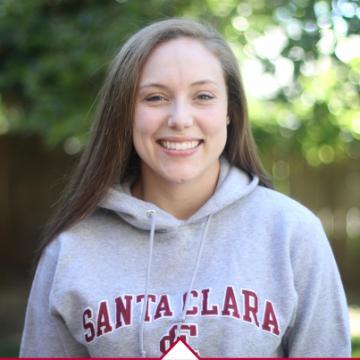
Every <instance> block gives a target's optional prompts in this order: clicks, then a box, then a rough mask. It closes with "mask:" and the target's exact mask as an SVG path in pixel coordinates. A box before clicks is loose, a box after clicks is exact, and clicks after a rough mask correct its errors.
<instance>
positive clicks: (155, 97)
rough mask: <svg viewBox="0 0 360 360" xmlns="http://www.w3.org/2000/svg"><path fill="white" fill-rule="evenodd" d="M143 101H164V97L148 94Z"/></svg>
mask: <svg viewBox="0 0 360 360" xmlns="http://www.w3.org/2000/svg"><path fill="white" fill-rule="evenodd" d="M145 101H148V102H152V103H156V102H162V101H166V98H165V97H164V96H162V95H158V94H156V95H149V96H147V97H146V98H145Z"/></svg>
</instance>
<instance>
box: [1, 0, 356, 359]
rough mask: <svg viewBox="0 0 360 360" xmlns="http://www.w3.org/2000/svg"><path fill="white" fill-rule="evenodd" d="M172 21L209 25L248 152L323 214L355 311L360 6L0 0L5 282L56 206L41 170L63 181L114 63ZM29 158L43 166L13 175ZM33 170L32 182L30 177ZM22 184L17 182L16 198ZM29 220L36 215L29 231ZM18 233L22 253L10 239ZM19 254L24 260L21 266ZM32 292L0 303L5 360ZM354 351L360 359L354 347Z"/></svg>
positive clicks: (321, 1) (232, 0)
mask: <svg viewBox="0 0 360 360" xmlns="http://www.w3.org/2000/svg"><path fill="white" fill-rule="evenodd" d="M173 16H177V17H183V16H185V17H189V18H194V19H200V20H203V21H206V22H209V23H210V24H212V25H213V26H214V27H215V28H217V29H218V30H219V31H220V32H221V33H222V34H223V35H224V36H225V38H226V40H227V41H228V42H229V43H230V45H231V47H232V48H233V50H234V52H235V54H236V56H237V57H238V59H239V63H240V67H241V70H242V75H243V80H244V84H245V90H246V93H247V95H248V100H249V112H250V119H251V124H252V128H253V131H254V135H255V139H256V141H257V144H258V146H259V151H260V153H261V154H262V157H263V159H264V161H265V164H266V166H267V169H268V170H269V172H270V173H272V175H273V178H274V183H275V186H276V187H277V188H278V189H279V190H280V191H283V192H285V193H288V194H291V195H292V196H294V197H295V198H298V199H299V200H301V201H302V202H304V203H305V204H306V205H307V206H309V207H311V208H312V209H313V210H314V211H316V212H317V213H318V215H319V216H320V218H321V219H322V220H323V224H324V226H325V229H326V230H327V232H328V234H329V235H330V239H331V240H332V246H333V248H334V251H335V255H336V257H337V260H338V263H339V266H340V269H341V270H342V274H343V276H344V280H345V285H346V284H347V283H348V284H352V287H351V286H349V289H350V288H351V289H352V290H351V291H353V290H354V289H355V290H356V291H357V293H356V294H357V295H355V296H353V297H352V298H351V299H352V300H351V302H352V303H353V304H360V295H359V291H360V282H359V281H358V278H359V272H358V271H359V265H356V264H359V261H360V161H359V160H360V107H359V102H360V100H359V84H360V21H359V20H360V6H359V2H358V1H355V0H333V1H329V0H251V1H243V0H221V1H220V0H192V1H190V0H117V1H116V0H101V1H100V0H0V170H1V171H0V185H1V186H2V184H5V185H3V187H1V186H0V188H1V189H0V190H1V193H0V195H1V202H2V203H3V204H5V205H1V204H0V215H1V214H2V212H1V211H2V210H1V209H2V206H3V207H4V208H5V210H4V211H7V210H6V208H7V207H8V208H9V209H10V208H11V207H12V209H13V210H12V214H13V215H11V216H10V215H9V216H8V217H7V215H6V213H5V215H4V216H1V218H2V221H3V223H4V224H5V225H3V228H4V229H5V230H3V231H4V232H3V234H5V235H2V239H1V243H2V248H3V249H5V250H4V256H3V257H2V264H10V263H11V265H13V267H12V268H11V269H12V270H9V269H10V267H9V266H10V265H9V266H8V267H7V268H6V267H3V268H4V269H5V270H2V271H3V272H4V271H7V272H8V273H9V271H11V272H12V273H14V272H15V270H14V269H16V267H19V264H20V263H21V264H27V265H29V264H30V260H29V259H30V258H31V257H32V251H31V249H32V247H34V244H35V243H36V241H35V240H33V241H32V242H27V241H26V236H28V237H31V236H32V237H33V238H35V237H36V236H38V235H39V231H38V230H39V229H38V228H36V230H35V231H34V228H35V225H36V226H40V224H41V223H42V222H44V220H46V216H47V213H48V208H49V206H50V204H51V202H52V201H53V200H54V199H55V198H56V197H57V195H58V192H57V193H56V195H54V197H53V198H49V197H46V196H47V193H48V192H49V191H50V190H49V186H50V185H51V184H50V180H48V178H46V180H43V181H42V180H40V177H41V176H45V175H44V174H45V172H46V170H49V169H50V168H51V169H53V170H54V169H55V168H58V173H56V176H57V177H59V176H60V175H61V174H62V171H65V170H64V169H69V168H70V166H71V165H72V163H73V162H74V160H76V158H77V155H78V154H79V153H80V152H81V150H82V148H83V146H84V145H85V144H86V141H87V136H88V129H89V126H90V123H91V120H92V116H93V114H94V111H95V107H96V98H97V92H98V90H99V88H100V86H101V83H102V80H103V78H104V75H105V72H106V70H107V68H108V65H109V63H110V61H111V59H112V57H113V56H114V55H115V54H116V52H117V51H118V49H119V48H120V46H121V45H122V43H123V42H124V41H125V40H126V39H127V38H128V37H129V36H130V35H131V34H132V33H133V32H134V31H136V30H138V29H139V28H141V27H142V26H144V25H146V24H148V23H150V22H152V21H154V20H158V19H164V18H167V17H173ZM34 138H36V139H37V140H36V142H35V143H36V144H37V141H39V142H40V143H41V145H40V147H36V146H38V145H36V146H35V145H34V144H35V143H34V142H33V140H32V139H34ZM9 139H10V140H9ZM14 139H15V140H14ZM19 139H20V140H19ZM29 139H30V140H29ZM39 139H40V140H39ZM28 140H29V141H30V142H29V143H27V141H28ZM10 143H11V144H13V145H9V144H10ZM2 144H5V145H2ZM26 144H27V145H26ZM31 148H36V149H41V150H36V151H38V152H39V153H40V152H41V153H42V154H47V155H46V156H48V157H47V158H46V157H44V156H45V155H41V156H42V157H40V155H39V156H38V155H36V156H37V157H36V156H35V157H33V159H35V158H36V159H40V158H41V159H42V160H37V162H38V163H35V162H34V160H31V161H30V160H25V161H22V162H21V161H20V160H19V159H21V158H23V159H24V156H25V155H24V154H25V153H26V152H29V153H30V151H29V149H31ZM4 149H5V150H4ZM14 149H16V151H17V153H18V155H16V154H17V153H16V151H15V150H14ZM1 152H2V153H1ZM21 152H22V153H21ZM15 153H16V154H15ZM49 154H50V155H49ZM54 154H55V155H54ZM16 159H18V160H16ZM44 159H47V160H44ZM49 159H52V160H49ZM54 159H55V160H54ZM16 161H17V162H16ZM52 162H54V164H52ZM60 164H62V165H61V166H60ZM299 164H300V165H299ZM25 169H27V170H25ZM21 171H22V172H21ZM26 171H28V172H26ZM30 171H33V172H36V173H34V174H33V173H32V174H33V175H31V176H33V177H31V176H30V175H29V174H30ZM320 173H321V174H322V175H321V176H320V175H318V174H320ZM4 174H7V175H6V176H5V175H4ZM24 174H26V175H24ZM304 174H305V175H304ZM53 178H55V176H53ZM2 179H4V180H2ZM12 179H15V180H12ZM18 180H19V181H20V180H21V181H23V182H22V183H21V184H22V185H18V187H16V185H14V184H15V181H18ZM2 181H3V182H2ZM51 181H53V179H52V180H51ZM325 181H326V185H325ZM344 182H346V184H344ZM26 186H27V187H26ZM36 186H37V187H38V188H40V187H42V188H43V189H42V191H43V192H42V194H43V195H38V193H37V192H36V191H37V190H35V189H36ZM325 186H326V189H325ZM339 187H342V191H340V192H338V188H339ZM21 189H22V190H21ZM29 189H30V190H29ZM32 192H33V193H34V196H35V194H37V195H36V196H37V198H38V199H39V201H38V202H37V203H35V202H34V200H33V199H31V200H30V198H29V200H28V203H29V207H30V210H29V209H28V208H27V207H26V206H23V205H21V204H20V206H19V204H18V203H21V202H22V201H23V199H24V198H26V197H29V196H30V195H31V194H30V193H32ZM335 193H336V194H337V195H336V194H335ZM319 194H320V195H319ZM335 195H336V196H335ZM16 196H17V197H16ZM315 198H316V199H317V200H318V202H315V200H314V199H315ZM340 198H341V199H340ZM16 199H17V200H16ZM339 199H340V200H339ZM39 204H41V206H40V205H39ZM24 209H25V210H24ZM21 211H22V212H21ZM10 212H11V211H9V213H10ZM37 212H39V213H42V214H45V215H41V216H39V217H37V218H36V219H35V220H33V218H32V217H31V216H35V215H34V214H35V213H37ZM14 214H16V216H15V215H14ZM13 218H14V219H15V220H12V219H13ZM342 218H343V220H341V221H342V222H341V224H340V223H339V220H338V219H342ZM4 219H5V220H4ZM6 219H8V220H6ZM6 222H7V223H8V224H10V223H11V224H12V225H11V226H12V228H14V230H8V228H9V227H10V225H8V224H7V223H6ZM20 223H21V224H22V225H23V227H24V229H25V230H24V231H23V232H21V231H20V230H19V229H20V228H21V226H22V225H20ZM339 224H340V225H339ZM0 225H2V224H1V221H0ZM338 228H343V230H341V231H342V232H341V231H340V232H339V231H337V229H338ZM6 229H7V230H6ZM31 229H32V230H31ZM0 230H2V228H1V226H0ZM17 230H19V231H20V232H19V231H18V235H17V238H18V240H16V239H15V238H16V236H12V235H11V234H17V233H16V231H17ZM31 231H33V233H32V235H31V236H30V235H29V234H30V233H31ZM0 232H1V231H0ZM6 234H8V235H6ZM9 234H10V235H9ZM25 234H26V235H25ZM11 243H12V244H13V248H11V247H10V245H9V244H11ZM14 249H15V250H14ZM23 253H26V254H27V257H26V256H25V257H23V258H21V260H16V256H18V259H19V256H20V255H19V254H23ZM13 258H14V259H15V260H11V261H10V259H13ZM3 268H2V269H3ZM344 274H345V275H344ZM347 274H352V275H351V276H350V275H347ZM2 275H3V274H2ZM30 279H31V277H30V276H28V280H27V281H28V282H27V283H26V286H25V290H23V289H22V288H21V289H20V287H19V288H16V291H14V292H13V293H11V294H10V292H4V291H2V293H1V297H0V305H1V308H3V309H7V310H5V311H3V312H2V313H0V320H1V321H0V322H1V323H4V322H6V323H7V324H15V325H13V328H12V329H13V330H12V331H13V332H14V334H15V335H14V338H11V339H10V338H9V336H8V333H7V336H8V337H6V336H5V335H4V334H3V333H0V356H1V355H2V356H11V355H12V356H15V355H16V351H17V346H18V339H19V336H20V335H19V334H20V332H21V326H22V319H23V311H24V306H25V301H26V296H27V291H28V286H29V281H30ZM351 279H352V280H351ZM356 279H357V280H356ZM23 287H24V286H23ZM349 291H350V290H349ZM6 294H8V295H6ZM11 306H13V308H14V309H15V307H16V309H15V311H17V312H18V320H17V321H14V317H13V315H11V316H10V314H11V311H9V310H8V309H10V307H11ZM4 319H5V320H4ZM9 326H10V325H9ZM9 328H11V327H7V329H9ZM358 335H359V336H360V328H359V333H358ZM9 339H10V340H9ZM14 339H15V340H14ZM354 341H355V340H354ZM354 345H355V346H354V351H355V352H354V354H357V355H358V356H359V355H360V353H359V352H360V337H359V338H358V340H357V342H356V341H355V342H354ZM356 351H357V353H356Z"/></svg>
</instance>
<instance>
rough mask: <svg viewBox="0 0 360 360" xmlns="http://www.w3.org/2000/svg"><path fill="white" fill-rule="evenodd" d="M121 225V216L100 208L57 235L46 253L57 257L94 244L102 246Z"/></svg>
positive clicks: (85, 248)
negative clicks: (109, 235)
mask: <svg viewBox="0 0 360 360" xmlns="http://www.w3.org/2000/svg"><path fill="white" fill-rule="evenodd" d="M119 227H121V222H120V221H119V217H117V216H116V215H115V214H114V213H112V212H110V211H107V210H104V209H98V210H96V211H95V212H94V213H93V214H92V215H90V216H88V217H86V218H84V219H82V220H80V221H79V222H77V223H76V224H75V225H73V226H71V227H70V228H69V229H66V230H64V231H63V232H61V233H60V234H59V235H58V236H56V237H55V238H54V239H53V240H52V241H51V242H50V243H49V244H48V245H47V247H46V248H45V250H44V255H46V256H47V257H53V258H56V257H59V256H63V255H64V254H66V253H73V252H74V251H76V252H78V251H81V252H82V253H85V252H86V251H87V250H88V249H89V247H92V246H93V245H94V244H96V245H97V246H99V245H100V246H101V243H102V244H103V243H104V240H106V239H107V238H108V234H109V233H111V232H112V231H113V230H114V229H116V228H119Z"/></svg>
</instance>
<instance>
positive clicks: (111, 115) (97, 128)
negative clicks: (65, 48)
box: [40, 19, 270, 250]
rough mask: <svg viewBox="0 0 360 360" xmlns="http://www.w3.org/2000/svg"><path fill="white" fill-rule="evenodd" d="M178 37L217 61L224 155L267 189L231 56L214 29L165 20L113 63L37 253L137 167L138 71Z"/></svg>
mask: <svg viewBox="0 0 360 360" xmlns="http://www.w3.org/2000/svg"><path fill="white" fill-rule="evenodd" d="M179 37H190V38H194V39H196V40H198V41H200V42H201V43H202V44H204V45H205V46H206V47H207V48H208V49H209V50H210V51H212V53H213V54H214V55H215V56H217V58H218V59H219V60H220V62H221V65H222V68H223V71H224V76H225V81H226V85H227V91H228V102H229V103H228V114H229V117H230V125H229V127H228V138H227V142H226V145H225V150H224V151H225V155H226V156H227V158H228V160H229V161H230V163H231V164H232V165H234V166H237V167H239V168H241V169H243V170H244V171H246V172H247V173H249V174H251V175H254V174H255V175H257V176H258V177H259V179H260V184H262V185H264V186H270V181H269V180H268V178H267V176H266V174H265V173H264V171H263V169H262V166H261V164H260V161H259V159H258V156H257V153H256V147H255V144H254V141H253V137H252V134H251V130H250V126H249V121H248V114H247V106H246V99H245V94H244V91H243V87H242V84H241V79H240V74H239V70H238V64H237V60H236V58H235V56H234V55H233V53H232V51H231V50H230V48H229V46H228V45H227V44H226V42H225V41H224V39H223V38H222V37H221V35H219V33H217V32H216V31H215V30H214V29H212V28H211V27H209V26H207V25H203V24H200V23H198V22H196V21H192V20H186V19H169V20H163V21H159V22H156V23H153V24H151V25H149V26H147V27H145V28H143V29H141V30H140V31H138V32H137V33H135V34H134V35H133V36H132V37H131V38H130V39H129V40H128V41H127V42H126V43H125V44H124V46H123V47H122V48H121V49H120V51H119V53H118V54H117V55H116V57H115V59H114V60H113V62H112V64H111V66H110V69H109V72H108V75H107V77H106V79H105V82H104V84H103V87H102V89H101V91H100V96H99V99H100V101H99V105H98V110H97V113H96V116H95V121H94V123H93V126H92V128H91V134H90V139H89V142H88V144H87V146H86V148H85V150H84V152H83V154H82V156H81V158H80V161H79V164H78V166H77V168H76V169H75V171H74V173H73V175H72V177H71V179H70V181H69V183H68V185H67V187H66V189H65V191H64V193H63V195H62V197H61V199H60V201H59V202H58V204H57V209H56V212H55V214H54V216H53V217H52V219H51V220H50V221H49V223H48V225H47V227H46V229H45V234H44V239H43V243H42V246H41V249H40V250H43V249H44V247H45V246H46V245H47V244H48V243H49V242H50V241H51V240H52V239H53V238H54V237H55V236H57V235H58V234H59V233H61V232H62V231H64V230H66V229H68V228H69V227H71V226H72V225H74V224H75V223H77V222H78V221H79V220H81V219H83V218H84V217H86V216H88V215H90V214H91V213H93V212H94V210H95V209H96V206H97V205H98V203H99V201H100V200H101V199H102V197H103V196H104V195H105V193H106V192H107V190H108V189H109V187H110V186H112V185H113V184H114V183H116V182H119V181H120V182H121V181H123V180H124V177H126V176H127V175H129V173H130V172H134V171H136V169H137V168H139V158H138V157H137V155H136V153H135V151H134V147H133V144H132V126H133V124H132V120H133V115H134V107H135V99H136V92H137V86H138V82H139V78H140V74H141V71H142V67H143V65H144V63H145V61H146V59H147V58H148V56H149V54H150V52H151V51H152V50H153V49H154V48H155V47H156V46H157V45H159V44H161V43H164V42H166V41H169V40H172V39H176V38H179Z"/></svg>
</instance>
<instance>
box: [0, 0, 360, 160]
mask: <svg viewBox="0 0 360 360" xmlns="http://www.w3.org/2000/svg"><path fill="white" fill-rule="evenodd" d="M170 16H187V17H191V18H195V19H201V20H204V21H207V22H209V23H211V24H212V25H214V26H215V27H216V28H217V29H218V30H219V31H220V32H221V33H222V34H223V35H224V36H225V38H226V39H227V40H228V41H229V43H230V44H231V46H232V48H233V49H234V51H235V53H236V55H237V56H238V58H239V61H240V63H241V64H242V66H241V67H242V72H243V78H244V82H245V87H246V90H247V93H248V96H249V102H250V114H251V120H252V124H253V129H254V133H255V137H256V139H257V140H258V144H259V146H260V147H261V150H262V151H263V152H265V151H268V149H271V151H276V150H278V151H281V152H284V151H285V152H287V153H294V152H298V153H300V154H301V155H302V156H303V157H304V158H305V159H306V160H307V162H308V163H309V164H310V165H313V166H318V165H320V164H321V163H325V164H328V163H331V162H333V161H337V160H341V159H342V158H344V157H351V158H358V157H360V143H359V141H360V111H359V97H358V90H359V79H360V56H359V55H360V54H359V53H360V37H359V33H360V22H359V16H360V9H359V3H358V2H357V1H344V0H335V1H325V0H321V1H319V0H292V1H288V0H267V1H265V0H252V1H239V0H222V1H217V0H203V1H194V0H192V1H189V0H173V1H168V0H150V1H144V0H131V1H125V0H118V1H115V0H102V1H99V0H75V1H74V0H32V1H21V0H2V1H1V2H0V20H1V21H0V36H1V45H0V58H1V62H0V71H1V79H0V94H1V105H0V106H1V108H0V133H2V134H4V133H7V132H17V133H22V134H31V133H36V134H40V135H41V137H42V138H43V139H44V141H45V142H46V144H47V145H49V146H51V147H54V146H56V145H59V144H62V145H63V146H64V147H65V150H66V151H67V152H68V153H76V152H78V151H80V149H81V148H82V146H83V144H84V143H85V142H86V138H87V130H88V127H89V122H90V119H91V114H92V112H93V109H94V107H93V106H92V105H93V101H94V99H95V96H96V93H97V91H98V89H99V86H100V83H101V81H102V79H103V76H104V73H105V71H106V69H107V65H108V63H109V60H110V59H111V57H112V56H113V55H114V54H115V53H116V51H117V49H118V48H119V47H120V46H121V44H122V43H123V42H124V40H125V39H126V38H127V37H128V36H129V35H130V34H131V33H132V32H134V31H135V30H137V29H138V28H140V27H142V26H143V25H145V24H147V23H149V22H151V21H153V20H155V19H159V18H164V17H170ZM274 146H275V147H276V149H275V148H274Z"/></svg>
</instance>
